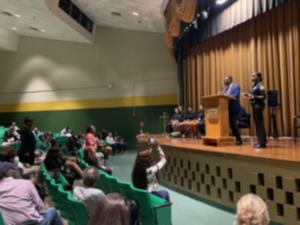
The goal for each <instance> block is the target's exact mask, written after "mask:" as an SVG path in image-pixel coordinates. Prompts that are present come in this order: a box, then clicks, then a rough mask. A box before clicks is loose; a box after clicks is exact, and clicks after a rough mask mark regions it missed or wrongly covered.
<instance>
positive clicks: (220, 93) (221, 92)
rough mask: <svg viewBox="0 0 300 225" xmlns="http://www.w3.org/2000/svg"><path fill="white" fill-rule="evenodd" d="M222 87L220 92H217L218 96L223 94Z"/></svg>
mask: <svg viewBox="0 0 300 225" xmlns="http://www.w3.org/2000/svg"><path fill="white" fill-rule="evenodd" d="M223 89H224V88H223V87H221V88H220V90H219V91H218V95H222V94H223Z"/></svg>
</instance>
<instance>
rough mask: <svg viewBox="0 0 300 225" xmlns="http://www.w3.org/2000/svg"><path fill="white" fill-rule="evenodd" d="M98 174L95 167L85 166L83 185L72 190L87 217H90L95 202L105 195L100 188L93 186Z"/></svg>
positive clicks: (95, 204)
mask: <svg viewBox="0 0 300 225" xmlns="http://www.w3.org/2000/svg"><path fill="white" fill-rule="evenodd" d="M99 176H100V173H99V170H98V169H97V168H96V167H93V166H91V167H88V168H86V169H85V170H84V171H83V176H82V181H83V187H75V188H74V191H73V197H74V198H75V199H78V200H80V201H81V202H82V203H83V205H84V206H85V208H86V211H87V213H88V215H89V217H92V214H93V212H94V210H95V208H96V206H97V204H98V203H99V201H100V200H101V199H102V198H103V197H104V196H105V194H104V193H103V192H102V191H101V190H99V189H97V188H94V187H95V185H96V184H97V182H98V180H99Z"/></svg>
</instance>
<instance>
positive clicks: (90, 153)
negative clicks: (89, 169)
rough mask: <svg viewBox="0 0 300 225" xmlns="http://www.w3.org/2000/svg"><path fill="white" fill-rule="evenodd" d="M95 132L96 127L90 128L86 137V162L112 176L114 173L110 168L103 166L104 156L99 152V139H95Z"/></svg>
mask: <svg viewBox="0 0 300 225" xmlns="http://www.w3.org/2000/svg"><path fill="white" fill-rule="evenodd" d="M95 132H96V128H95V127H94V125H90V126H88V128H87V135H86V137H85V147H84V160H85V161H86V162H87V163H88V164H90V165H91V166H95V167H97V168H99V169H101V170H103V171H105V172H106V173H108V174H112V171H111V170H110V169H109V168H106V167H105V166H102V165H101V164H102V158H103V156H104V155H103V154H102V153H100V152H97V148H98V142H99V139H98V138H95V136H94V134H95Z"/></svg>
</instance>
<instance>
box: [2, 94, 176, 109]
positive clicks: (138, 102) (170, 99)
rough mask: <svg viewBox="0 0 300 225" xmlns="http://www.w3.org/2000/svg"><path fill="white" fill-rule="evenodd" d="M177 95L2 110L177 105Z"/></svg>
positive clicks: (14, 106) (15, 105) (20, 105)
mask: <svg viewBox="0 0 300 225" xmlns="http://www.w3.org/2000/svg"><path fill="white" fill-rule="evenodd" d="M177 99H178V97H177V95H156V96H138V97H123V98H101V99H84V100H67V101H50V102H30V103H13V104H0V112H33V111H56V110H72V109H95V108H118V107H132V106H155V105H175V104H177V102H178V100H177Z"/></svg>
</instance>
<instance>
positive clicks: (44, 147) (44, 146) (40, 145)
mask: <svg viewBox="0 0 300 225" xmlns="http://www.w3.org/2000/svg"><path fill="white" fill-rule="evenodd" d="M35 148H36V149H37V150H40V151H43V152H45V153H47V152H48V150H49V145H48V142H47V141H46V139H45V135H41V136H39V141H38V142H37V143H36V144H35Z"/></svg>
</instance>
